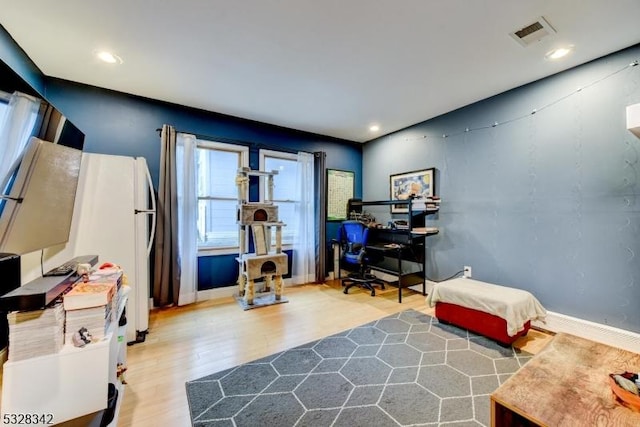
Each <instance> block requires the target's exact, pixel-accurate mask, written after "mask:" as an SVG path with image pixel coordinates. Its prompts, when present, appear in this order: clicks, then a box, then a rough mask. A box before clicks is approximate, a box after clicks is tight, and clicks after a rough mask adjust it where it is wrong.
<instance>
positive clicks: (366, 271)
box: [338, 221, 384, 297]
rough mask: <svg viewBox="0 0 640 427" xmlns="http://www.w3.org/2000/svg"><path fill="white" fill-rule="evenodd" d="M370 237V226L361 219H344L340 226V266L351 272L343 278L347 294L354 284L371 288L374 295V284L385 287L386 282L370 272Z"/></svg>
mask: <svg viewBox="0 0 640 427" xmlns="http://www.w3.org/2000/svg"><path fill="white" fill-rule="evenodd" d="M368 237H369V228H368V227H367V226H366V225H365V224H363V223H361V222H360V221H344V222H343V223H342V226H341V227H340V231H339V235H338V243H339V244H340V267H341V268H344V269H345V270H348V271H350V272H351V273H350V274H349V276H348V277H346V278H344V279H342V286H345V288H344V293H345V294H347V293H349V289H350V288H352V287H353V286H360V287H362V288H365V289H368V290H370V291H371V296H372V297H373V296H375V295H376V291H375V289H374V288H373V285H374V284H379V285H380V288H381V289H384V282H383V281H382V280H380V279H378V278H377V277H376V276H374V275H373V274H371V273H370V271H371V269H370V268H369V263H370V262H371V261H372V260H371V258H370V256H369V254H367V251H366V247H367V239H368Z"/></svg>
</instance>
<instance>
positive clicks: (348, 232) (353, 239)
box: [340, 221, 369, 252]
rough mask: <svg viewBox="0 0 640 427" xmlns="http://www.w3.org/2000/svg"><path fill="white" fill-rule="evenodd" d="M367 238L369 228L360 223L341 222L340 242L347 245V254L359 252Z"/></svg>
mask: <svg viewBox="0 0 640 427" xmlns="http://www.w3.org/2000/svg"><path fill="white" fill-rule="evenodd" d="M368 237H369V228H368V227H367V226H366V225H364V224H363V223H361V222H360V221H343V222H342V226H341V227H340V242H342V243H346V244H347V251H348V252H359V251H360V250H361V249H362V248H363V247H364V246H365V245H366V244H367V239H368Z"/></svg>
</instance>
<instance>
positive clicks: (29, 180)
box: [0, 61, 84, 293]
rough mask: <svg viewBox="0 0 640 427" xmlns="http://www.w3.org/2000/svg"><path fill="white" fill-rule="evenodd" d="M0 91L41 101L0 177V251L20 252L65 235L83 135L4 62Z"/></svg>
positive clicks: (53, 242) (55, 241)
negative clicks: (9, 167)
mask: <svg viewBox="0 0 640 427" xmlns="http://www.w3.org/2000/svg"><path fill="white" fill-rule="evenodd" d="M0 91H2V92H4V93H5V94H8V95H10V94H13V93H14V92H21V93H25V94H27V95H30V96H33V97H35V98H36V99H37V100H38V101H39V102H40V107H39V111H38V114H37V119H36V120H35V124H34V126H33V129H32V131H31V136H32V137H35V138H32V139H31V140H29V142H28V144H27V145H26V147H25V149H24V150H23V151H22V153H21V156H20V158H19V160H20V159H21V161H20V163H19V165H18V166H17V167H14V168H12V171H10V172H9V175H8V176H7V175H4V174H3V176H0V195H2V198H1V199H0V253H12V254H17V255H23V254H25V253H28V252H33V251H36V250H39V249H43V248H47V247H50V246H53V245H57V244H61V243H65V242H67V241H68V240H69V233H70V226H71V217H72V213H73V205H74V201H75V193H76V187H77V183H78V176H79V171H80V162H81V158H82V157H81V154H82V152H81V150H82V148H83V145H84V134H83V133H82V132H81V131H80V130H79V129H78V128H77V127H76V126H75V125H74V124H73V123H71V122H70V121H69V120H67V118H66V117H65V116H64V115H63V114H62V113H61V112H60V111H59V110H58V109H56V108H55V107H54V106H53V105H51V104H50V103H49V102H47V101H46V100H44V99H43V98H42V96H41V95H40V94H39V93H38V92H37V91H36V90H35V89H33V88H32V87H31V86H30V85H29V84H28V83H27V82H26V81H25V80H24V79H22V78H21V77H20V76H19V75H18V74H17V73H15V72H14V71H13V70H12V69H11V67H9V66H8V65H7V64H5V63H4V62H3V61H0ZM15 165H16V164H15V163H14V166H15ZM7 183H8V185H7ZM1 288H2V287H1V286H0V292H1V291H3V289H1ZM2 293H4V292H2Z"/></svg>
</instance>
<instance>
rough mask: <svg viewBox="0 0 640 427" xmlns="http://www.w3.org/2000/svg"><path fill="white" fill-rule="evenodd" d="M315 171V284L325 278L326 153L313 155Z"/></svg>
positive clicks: (322, 281) (323, 280) (321, 152)
mask: <svg viewBox="0 0 640 427" xmlns="http://www.w3.org/2000/svg"><path fill="white" fill-rule="evenodd" d="M313 155H314V159H315V162H314V163H315V164H314V169H315V171H316V176H315V181H316V188H315V191H316V194H317V195H318V200H319V203H318V206H317V207H316V210H317V214H316V218H317V221H316V224H317V236H318V240H317V246H316V283H324V282H325V278H326V277H327V271H326V270H327V209H326V206H327V153H325V152H324V151H320V152H317V153H313Z"/></svg>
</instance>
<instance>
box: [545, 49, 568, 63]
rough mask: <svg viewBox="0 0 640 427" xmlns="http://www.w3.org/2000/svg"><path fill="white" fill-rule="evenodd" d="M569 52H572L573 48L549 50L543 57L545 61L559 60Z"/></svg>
mask: <svg viewBox="0 0 640 427" xmlns="http://www.w3.org/2000/svg"><path fill="white" fill-rule="evenodd" d="M571 50H573V46H567V47H559V48H557V49H553V50H550V51H549V52H547V54H546V55H545V56H544V57H545V59H551V60H554V59H560V58H562V57H565V56H567V55H568V54H569V52H571Z"/></svg>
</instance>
